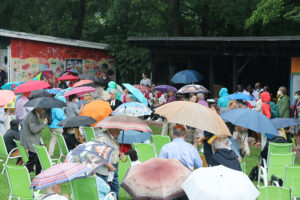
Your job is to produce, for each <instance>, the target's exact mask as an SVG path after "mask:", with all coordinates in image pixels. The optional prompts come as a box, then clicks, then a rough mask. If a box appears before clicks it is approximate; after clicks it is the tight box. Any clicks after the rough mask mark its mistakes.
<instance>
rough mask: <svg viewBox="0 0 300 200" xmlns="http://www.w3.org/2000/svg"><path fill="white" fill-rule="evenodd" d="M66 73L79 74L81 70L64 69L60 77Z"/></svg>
mask: <svg viewBox="0 0 300 200" xmlns="http://www.w3.org/2000/svg"><path fill="white" fill-rule="evenodd" d="M65 74H71V75H74V76H78V74H79V72H78V71H77V70H72V69H68V70H66V71H63V72H62V73H60V74H59V77H61V76H63V75H65Z"/></svg>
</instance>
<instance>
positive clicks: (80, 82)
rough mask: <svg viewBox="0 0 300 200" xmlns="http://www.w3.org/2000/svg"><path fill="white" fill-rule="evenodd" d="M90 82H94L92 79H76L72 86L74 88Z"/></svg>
mask: <svg viewBox="0 0 300 200" xmlns="http://www.w3.org/2000/svg"><path fill="white" fill-rule="evenodd" d="M91 83H94V81H92V80H81V81H78V82H77V83H75V84H74V85H73V87H74V88H76V87H79V86H83V85H88V84H91Z"/></svg>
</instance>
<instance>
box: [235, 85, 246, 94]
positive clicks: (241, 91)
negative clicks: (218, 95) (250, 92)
mask: <svg viewBox="0 0 300 200" xmlns="http://www.w3.org/2000/svg"><path fill="white" fill-rule="evenodd" d="M236 89H237V91H236V92H237V93H238V92H240V93H244V92H245V91H246V90H244V86H243V85H241V84H238V85H237V86H236Z"/></svg>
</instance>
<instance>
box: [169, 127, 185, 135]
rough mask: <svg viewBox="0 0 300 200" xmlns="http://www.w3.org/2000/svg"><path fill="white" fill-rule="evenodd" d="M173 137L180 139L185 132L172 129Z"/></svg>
mask: <svg viewBox="0 0 300 200" xmlns="http://www.w3.org/2000/svg"><path fill="white" fill-rule="evenodd" d="M172 133H173V135H174V136H176V137H182V136H184V134H185V133H186V131H185V130H179V129H178V128H176V126H175V127H174V128H173V132H172Z"/></svg>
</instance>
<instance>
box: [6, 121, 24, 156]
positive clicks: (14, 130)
mask: <svg viewBox="0 0 300 200" xmlns="http://www.w3.org/2000/svg"><path fill="white" fill-rule="evenodd" d="M3 139H4V143H5V146H6V149H7V152H8V153H9V152H10V151H11V150H13V149H14V148H16V147H17V145H16V143H15V142H14V140H20V135H19V121H18V120H16V119H15V120H12V121H11V122H10V129H8V130H7V131H6V132H5V134H4V137H3Z"/></svg>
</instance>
